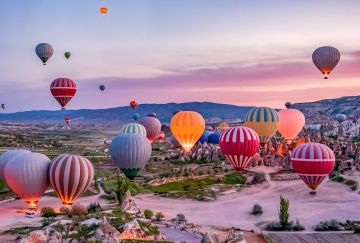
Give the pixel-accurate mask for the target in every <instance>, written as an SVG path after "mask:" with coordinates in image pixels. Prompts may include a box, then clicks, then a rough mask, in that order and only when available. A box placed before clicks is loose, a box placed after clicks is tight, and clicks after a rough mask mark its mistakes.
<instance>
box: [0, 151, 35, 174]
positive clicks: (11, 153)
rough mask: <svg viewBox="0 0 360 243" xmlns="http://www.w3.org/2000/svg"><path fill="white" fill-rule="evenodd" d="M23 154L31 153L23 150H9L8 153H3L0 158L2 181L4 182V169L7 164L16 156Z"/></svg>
mask: <svg viewBox="0 0 360 243" xmlns="http://www.w3.org/2000/svg"><path fill="white" fill-rule="evenodd" d="M23 153H31V152H30V151H29V150H22V149H14V150H7V151H6V152H4V153H2V154H1V156H0V179H2V180H4V168H5V166H6V164H7V163H8V162H9V160H11V159H12V158H14V157H15V156H17V155H19V154H23Z"/></svg>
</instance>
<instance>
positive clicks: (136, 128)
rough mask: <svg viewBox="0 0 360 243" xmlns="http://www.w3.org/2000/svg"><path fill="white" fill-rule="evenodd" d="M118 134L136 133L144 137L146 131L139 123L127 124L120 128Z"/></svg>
mask: <svg viewBox="0 0 360 243" xmlns="http://www.w3.org/2000/svg"><path fill="white" fill-rule="evenodd" d="M120 133H137V134H141V135H143V136H145V137H146V129H145V127H144V126H143V125H141V124H139V123H127V124H125V125H124V126H123V127H122V128H121V131H120Z"/></svg>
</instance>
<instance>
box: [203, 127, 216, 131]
mask: <svg viewBox="0 0 360 243" xmlns="http://www.w3.org/2000/svg"><path fill="white" fill-rule="evenodd" d="M205 131H210V132H213V131H214V128H213V127H212V126H206V127H205Z"/></svg>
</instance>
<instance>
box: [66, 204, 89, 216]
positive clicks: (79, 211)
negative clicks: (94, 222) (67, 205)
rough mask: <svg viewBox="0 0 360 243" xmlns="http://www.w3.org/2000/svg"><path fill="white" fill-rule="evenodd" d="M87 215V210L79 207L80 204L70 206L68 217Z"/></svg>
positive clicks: (81, 206)
mask: <svg viewBox="0 0 360 243" xmlns="http://www.w3.org/2000/svg"><path fill="white" fill-rule="evenodd" d="M87 214H88V210H87V208H86V207H85V206H84V205H80V204H77V205H74V206H72V208H71V210H70V215H73V216H82V215H87Z"/></svg>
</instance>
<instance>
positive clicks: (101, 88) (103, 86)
mask: <svg viewBox="0 0 360 243" xmlns="http://www.w3.org/2000/svg"><path fill="white" fill-rule="evenodd" d="M99 89H100V91H101V92H103V91H104V90H105V85H103V84H101V85H100V86H99Z"/></svg>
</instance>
